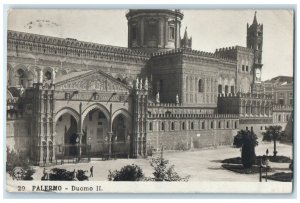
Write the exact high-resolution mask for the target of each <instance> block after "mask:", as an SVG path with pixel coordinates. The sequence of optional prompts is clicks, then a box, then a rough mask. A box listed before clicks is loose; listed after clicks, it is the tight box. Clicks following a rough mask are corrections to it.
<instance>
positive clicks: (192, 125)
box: [191, 122, 194, 130]
mask: <svg viewBox="0 0 300 203" xmlns="http://www.w3.org/2000/svg"><path fill="white" fill-rule="evenodd" d="M191 130H194V122H191Z"/></svg>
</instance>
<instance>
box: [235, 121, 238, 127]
mask: <svg viewBox="0 0 300 203" xmlns="http://www.w3.org/2000/svg"><path fill="white" fill-rule="evenodd" d="M237 126H238V123H237V121H235V122H234V128H235V129H237Z"/></svg>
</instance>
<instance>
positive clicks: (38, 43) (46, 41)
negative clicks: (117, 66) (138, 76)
mask: <svg viewBox="0 0 300 203" xmlns="http://www.w3.org/2000/svg"><path fill="white" fill-rule="evenodd" d="M7 39H8V49H17V50H27V51H32V52H38V53H43V54H45V53H48V54H56V55H64V56H66V55H68V56H76V57H83V58H94V59H96V58H99V57H100V56H108V57H110V58H112V57H113V58H118V59H119V60H132V59H134V60H141V61H144V60H148V59H149V57H150V55H149V54H148V53H145V52H142V51H139V50H132V49H128V48H126V47H118V46H111V45H103V44H97V43H91V42H84V41H79V40H76V39H70V38H66V39H65V38H59V37H51V36H44V35H38V34H31V33H26V32H17V31H12V30H9V31H8V34H7Z"/></svg>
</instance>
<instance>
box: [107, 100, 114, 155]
mask: <svg viewBox="0 0 300 203" xmlns="http://www.w3.org/2000/svg"><path fill="white" fill-rule="evenodd" d="M112 134H113V132H112V104H110V106H109V122H108V132H107V136H108V154H109V155H108V157H109V159H110V158H111V153H112V150H111V148H112V144H113V140H112Z"/></svg>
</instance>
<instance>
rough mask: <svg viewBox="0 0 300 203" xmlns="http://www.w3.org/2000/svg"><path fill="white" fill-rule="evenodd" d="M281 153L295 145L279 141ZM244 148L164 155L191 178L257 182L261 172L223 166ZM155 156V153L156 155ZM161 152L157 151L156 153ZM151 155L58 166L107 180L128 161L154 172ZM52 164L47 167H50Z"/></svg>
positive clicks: (262, 148)
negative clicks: (230, 169)
mask: <svg viewBox="0 0 300 203" xmlns="http://www.w3.org/2000/svg"><path fill="white" fill-rule="evenodd" d="M267 149H269V153H270V155H272V152H273V144H272V143H259V145H258V146H257V147H256V149H255V151H256V155H264V154H265V152H266V150H267ZM277 151H278V155H284V156H288V157H292V146H291V145H287V144H280V143H278V144H277ZM240 154H241V151H240V149H238V148H233V147H230V146H222V147H218V148H212V149H201V150H193V151H184V152H182V151H181V152H178V151H175V152H167V151H165V152H164V158H166V159H167V160H169V164H170V165H175V171H176V172H177V173H178V174H179V175H180V176H181V177H184V176H187V175H190V179H189V181H247V182H249V181H250V182H257V181H258V179H259V177H258V176H259V175H258V174H238V173H234V172H231V171H228V170H226V169H224V168H222V166H221V165H222V163H221V160H223V159H226V158H232V157H237V156H240ZM154 156H155V155H154ZM156 156H158V155H156ZM150 160H151V157H149V158H147V159H116V160H106V161H100V160H92V161H91V162H89V163H78V164H64V165H58V166H55V167H58V168H64V169H67V170H69V171H73V170H74V169H76V170H77V169H81V170H87V171H88V173H87V174H88V175H89V169H90V167H91V166H94V177H91V178H89V180H90V181H105V180H107V176H108V174H109V170H116V169H118V170H119V169H121V168H122V167H123V166H125V165H127V164H136V165H139V166H140V167H141V168H142V170H143V172H144V173H145V176H147V177H150V176H152V173H153V169H152V167H151V166H150ZM270 166H271V167H272V168H276V172H284V171H286V172H288V171H289V169H288V166H289V164H288V163H272V162H270ZM51 168H53V166H52V167H46V170H47V171H49V170H50V169H51ZM35 169H36V173H35V174H34V175H33V177H34V180H40V179H41V177H42V174H43V167H35Z"/></svg>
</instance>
